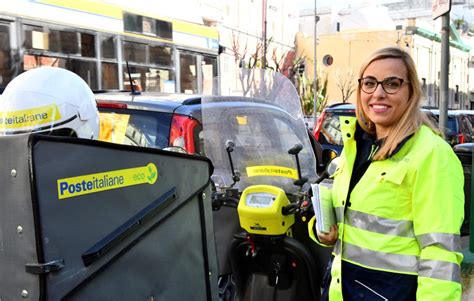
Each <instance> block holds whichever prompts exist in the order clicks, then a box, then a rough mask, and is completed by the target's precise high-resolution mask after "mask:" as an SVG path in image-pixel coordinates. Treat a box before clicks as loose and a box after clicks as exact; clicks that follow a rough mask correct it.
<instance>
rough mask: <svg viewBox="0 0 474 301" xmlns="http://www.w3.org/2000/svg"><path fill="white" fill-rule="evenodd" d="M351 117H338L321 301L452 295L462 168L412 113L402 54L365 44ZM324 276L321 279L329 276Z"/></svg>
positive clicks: (412, 82) (456, 281) (415, 87)
mask: <svg viewBox="0 0 474 301" xmlns="http://www.w3.org/2000/svg"><path fill="white" fill-rule="evenodd" d="M359 75H360V79H359V87H358V90H357V111H356V116H357V119H356V118H351V117H341V131H342V134H343V140H344V149H343V151H342V155H341V160H340V163H339V166H338V170H337V171H336V174H335V177H334V184H333V188H332V193H331V195H332V202H333V205H334V207H335V210H336V216H337V225H334V226H333V227H332V228H331V232H330V233H317V238H316V236H315V235H314V232H316V231H315V230H314V226H313V225H314V219H313V220H312V221H311V222H310V236H311V237H312V238H313V239H314V240H315V241H317V242H318V243H321V244H324V245H329V246H332V245H334V250H333V254H334V259H333V262H332V268H331V279H330V280H329V281H328V283H327V284H326V292H327V289H328V286H329V299H330V300H342V299H343V298H344V300H415V299H417V300H460V299H461V285H460V263H461V261H462V254H461V253H460V245H459V229H460V227H461V224H462V220H463V208H464V203H463V202H464V193H463V182H464V181H463V170H462V166H461V164H460V162H459V160H458V158H457V157H456V155H455V154H454V152H453V151H452V149H451V148H450V146H449V145H448V144H447V143H446V142H445V141H444V140H443V138H442V137H440V135H439V134H438V132H437V131H436V129H435V128H434V127H433V126H432V125H431V124H430V122H429V121H428V119H427V117H425V116H424V115H423V113H422V112H421V111H420V98H421V89H420V84H419V81H418V75H417V72H416V69H415V64H414V62H413V60H412V58H411V57H410V56H409V55H408V54H407V53H406V52H404V51H403V50H401V49H399V48H395V47H388V48H382V49H379V50H377V51H375V52H374V53H373V54H372V55H371V56H370V57H369V58H368V60H367V61H366V62H365V63H364V64H363V65H362V67H361V69H360V74H359ZM329 282H330V283H329Z"/></svg>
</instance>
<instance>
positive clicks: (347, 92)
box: [335, 68, 356, 102]
mask: <svg viewBox="0 0 474 301" xmlns="http://www.w3.org/2000/svg"><path fill="white" fill-rule="evenodd" d="M355 77H356V72H355V71H354V69H352V68H349V69H342V68H339V69H337V71H336V74H335V80H336V85H337V87H338V88H339V90H340V91H341V94H342V102H347V101H348V100H349V98H350V97H351V95H352V93H354V92H355V89H356V85H355V83H354V80H355Z"/></svg>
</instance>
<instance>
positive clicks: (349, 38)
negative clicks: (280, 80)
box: [297, 1, 474, 109]
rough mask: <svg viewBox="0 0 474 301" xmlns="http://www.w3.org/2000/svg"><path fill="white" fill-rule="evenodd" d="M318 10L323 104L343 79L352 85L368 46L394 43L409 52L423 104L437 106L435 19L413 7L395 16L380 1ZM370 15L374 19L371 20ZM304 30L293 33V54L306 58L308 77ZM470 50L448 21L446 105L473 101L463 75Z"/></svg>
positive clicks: (309, 49)
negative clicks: (295, 36)
mask: <svg viewBox="0 0 474 301" xmlns="http://www.w3.org/2000/svg"><path fill="white" fill-rule="evenodd" d="M398 2H403V1H398ZM422 2H423V1H422ZM424 2H426V1H424ZM424 2H423V3H421V2H420V5H421V4H423V5H424ZM400 7H403V6H400ZM405 7H407V6H405ZM420 11H421V10H420ZM423 11H426V10H423ZM322 12H323V13H322V16H321V17H320V21H319V22H320V23H318V24H317V26H318V29H319V28H320V27H321V30H319V31H318V36H317V48H316V49H317V55H316V56H317V59H316V65H317V68H318V69H320V70H321V71H322V73H323V74H324V76H327V78H328V92H327V96H328V99H329V103H331V102H339V101H341V100H342V98H343V93H342V87H341V85H343V84H346V82H347V80H349V79H350V82H351V83H352V87H354V88H355V87H356V85H357V82H356V79H357V77H358V71H359V66H360V64H361V63H362V61H363V60H364V59H365V58H366V56H367V55H369V54H370V53H371V52H372V51H373V50H375V49H377V48H380V47H384V46H398V47H401V48H403V49H404V50H406V51H407V52H409V53H410V54H411V55H412V57H413V59H414V60H415V63H416V65H417V69H418V73H419V77H420V78H419V80H420V82H421V84H422V87H423V91H424V98H423V104H424V105H426V106H429V107H438V106H439V98H440V91H439V86H440V84H439V83H440V72H441V70H440V65H441V36H440V34H439V28H440V26H441V24H440V20H436V21H435V22H432V21H431V20H429V16H426V13H421V12H419V11H418V10H417V9H414V8H413V7H412V8H411V10H410V12H411V14H415V15H413V18H409V19H408V18H405V19H395V20H394V19H392V17H391V15H392V14H394V13H395V12H397V11H396V10H393V8H390V9H388V7H386V6H378V7H376V6H372V7H361V8H344V9H341V10H336V11H334V10H328V9H326V10H324V9H322ZM324 12H326V13H324ZM308 15H309V14H308V13H307V14H306V16H305V17H304V18H303V21H304V22H303V23H302V26H300V28H301V29H303V30H304V29H305V27H304V24H307V22H308V19H309V18H310V17H309V16H308ZM399 15H400V16H401V15H402V14H399ZM406 15H407V16H408V15H409V14H406ZM371 16H377V17H376V18H375V17H374V18H372V17H371ZM422 16H424V17H422ZM313 19H314V15H313ZM376 19H380V21H379V22H374V20H376ZM384 20H385V21H384ZM313 23H314V22H313ZM306 30H307V29H306ZM306 33H307V34H306V35H304V34H300V35H299V37H298V43H297V44H298V54H299V55H304V56H307V57H309V59H308V62H309V63H308V64H307V66H308V68H306V70H305V72H306V73H307V75H308V76H311V75H312V74H313V64H312V61H313V60H312V58H313V55H312V53H313V49H314V48H313V45H314V37H313V34H311V33H310V32H308V31H306ZM470 51H471V47H469V46H468V45H467V44H466V43H465V42H464V41H463V39H462V38H461V36H460V35H459V33H458V31H457V30H456V28H455V27H454V26H451V36H450V70H449V87H450V91H449V96H450V97H449V104H448V106H449V108H450V109H470V108H471V106H472V105H474V103H473V102H474V99H473V98H472V93H471V92H472V80H470V78H471V77H470V76H469V73H470V72H472V71H471V70H470V67H469V66H470V63H469V62H470V61H471V59H470V57H471V55H470ZM346 86H347V84H346ZM346 89H347V87H346ZM349 101H352V102H354V101H355V93H353V94H352V95H351V96H350V98H349ZM471 104H472V105H471Z"/></svg>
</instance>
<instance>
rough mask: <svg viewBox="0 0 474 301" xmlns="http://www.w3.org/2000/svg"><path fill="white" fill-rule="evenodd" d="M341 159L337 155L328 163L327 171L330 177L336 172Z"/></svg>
mask: <svg viewBox="0 0 474 301" xmlns="http://www.w3.org/2000/svg"><path fill="white" fill-rule="evenodd" d="M339 161H341V157H335V158H334V159H332V160H331V161H330V162H329V164H328V165H327V167H326V172H327V174H328V175H329V177H330V178H332V177H333V176H334V174H335V173H336V170H337V167H338V165H339Z"/></svg>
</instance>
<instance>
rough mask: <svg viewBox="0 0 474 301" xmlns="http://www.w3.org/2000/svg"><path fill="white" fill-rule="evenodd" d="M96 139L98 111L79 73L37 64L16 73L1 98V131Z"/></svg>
mask: <svg viewBox="0 0 474 301" xmlns="http://www.w3.org/2000/svg"><path fill="white" fill-rule="evenodd" d="M65 131H68V132H69V133H71V131H73V132H74V134H75V136H77V137H78V138H87V139H97V137H98V136H99V112H98V111H97V105H96V102H95V98H94V94H93V93H92V91H91V89H90V88H89V86H88V85H87V84H86V83H85V82H84V80H82V78H80V77H79V76H78V75H76V74H74V73H72V72H71V71H68V70H66V69H62V68H53V67H40V68H35V69H32V70H29V71H26V72H24V73H22V74H20V75H19V76H17V77H15V78H14V79H13V80H12V81H11V82H10V83H9V84H8V85H7V87H6V88H5V91H3V95H2V97H1V99H0V135H14V134H22V133H30V132H50V133H53V134H57V135H65V133H64V132H65Z"/></svg>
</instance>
